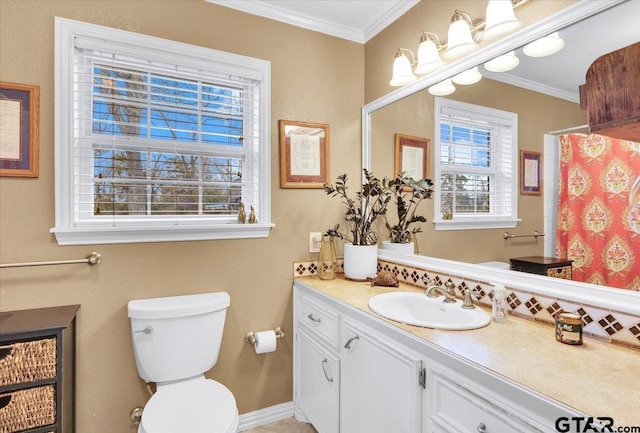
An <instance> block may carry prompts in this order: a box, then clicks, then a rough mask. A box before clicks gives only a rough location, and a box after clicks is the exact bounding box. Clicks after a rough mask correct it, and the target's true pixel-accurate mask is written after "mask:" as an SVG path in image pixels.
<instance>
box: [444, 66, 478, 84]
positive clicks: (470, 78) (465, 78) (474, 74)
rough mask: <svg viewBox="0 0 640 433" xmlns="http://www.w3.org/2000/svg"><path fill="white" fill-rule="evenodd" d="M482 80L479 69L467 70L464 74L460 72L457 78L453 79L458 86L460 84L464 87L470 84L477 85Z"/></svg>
mask: <svg viewBox="0 0 640 433" xmlns="http://www.w3.org/2000/svg"><path fill="white" fill-rule="evenodd" d="M481 79H482V74H481V73H480V71H478V67H477V66H476V67H474V68H471V69H467V70H466V71H464V72H460V73H459V74H458V75H456V76H455V77H453V78H451V81H453V82H454V83H456V84H460V85H463V86H468V85H470V84H475V83H477V82H478V81H480V80H481Z"/></svg>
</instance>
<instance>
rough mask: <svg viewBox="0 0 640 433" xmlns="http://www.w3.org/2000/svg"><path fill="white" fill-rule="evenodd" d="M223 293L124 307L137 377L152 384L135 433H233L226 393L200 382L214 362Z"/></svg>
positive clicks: (231, 403) (232, 403)
mask: <svg viewBox="0 0 640 433" xmlns="http://www.w3.org/2000/svg"><path fill="white" fill-rule="evenodd" d="M229 304H230V300H229V294H228V293H226V292H218V293H203V294H199V295H185V296H172V297H166V298H153V299H139V300H135V301H130V302H129V304H128V311H129V318H130V319H131V338H132V341H133V352H134V354H135V358H136V366H137V367H138V374H139V376H140V377H141V378H142V379H143V380H144V381H145V382H155V383H156V392H155V394H153V396H152V397H151V398H150V399H149V401H148V402H147V404H146V406H145V407H144V410H143V412H142V420H141V422H140V426H139V427H138V433H236V432H237V430H238V408H237V406H236V400H235V398H234V397H233V394H232V393H231V391H229V390H228V389H227V388H226V387H225V386H223V385H222V384H220V383H218V382H216V381H214V380H211V379H206V378H205V377H204V373H205V372H207V371H208V370H210V369H211V368H212V367H213V366H214V365H215V363H216V361H217V360H218V353H219V351H220V343H221V341H222V331H223V328H224V319H225V315H226V311H227V307H228V306H229Z"/></svg>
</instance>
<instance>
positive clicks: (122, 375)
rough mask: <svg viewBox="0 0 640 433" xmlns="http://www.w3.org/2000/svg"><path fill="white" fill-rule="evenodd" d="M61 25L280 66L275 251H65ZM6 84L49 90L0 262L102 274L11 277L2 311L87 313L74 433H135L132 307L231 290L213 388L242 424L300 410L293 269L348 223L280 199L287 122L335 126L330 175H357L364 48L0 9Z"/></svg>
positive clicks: (11, 185)
mask: <svg viewBox="0 0 640 433" xmlns="http://www.w3.org/2000/svg"><path fill="white" fill-rule="evenodd" d="M55 16H60V17H64V18H70V19H74V20H79V21H85V22H90V23H95V24H100V25H105V26H110V27H115V28H119V29H125V30H129V31H134V32H138V33H144V34H148V35H152V36H157V37H162V38H167V39H173V40H177V41H181V42H186V43H190V44H195V45H200V46H205V47H210V48H215V49H218V50H223V51H228V52H232V53H238V54H243V55H248V56H255V57H258V58H262V59H266V60H270V61H271V67H272V70H271V72H272V88H271V90H272V95H273V96H272V110H271V159H272V160H271V167H272V188H271V189H272V209H273V211H272V214H273V215H272V218H273V222H274V223H275V224H276V227H275V228H274V229H273V230H272V231H271V235H270V236H269V238H267V239H256V240H229V241H202V242H174V243H156V244H126V245H87V246H78V247H59V246H58V245H57V244H56V241H55V239H54V237H53V235H51V234H49V228H51V227H52V226H53V225H54V180H53V179H54V167H53V161H54V149H53V145H54V143H53V128H54V123H53V122H54V112H53V105H54V103H53V102H54V94H53V85H54V70H53V57H54V52H53V41H54V17H55ZM0 32H1V33H0V80H2V81H9V82H17V83H27V84H35V85H39V86H40V91H41V101H40V107H41V112H40V177H39V178H38V179H18V178H7V177H2V178H0V242H1V243H0V261H1V262H3V263H8V262H22V261H34V260H55V259H66V258H81V257H84V256H85V255H86V254H88V253H89V252H91V251H93V250H96V251H99V252H100V253H102V255H103V262H102V264H100V265H99V266H97V267H88V266H86V265H74V266H62V267H42V268H23V269H3V270H2V271H1V273H0V310H2V311H7V310H14V309H28V308H38V307H46V306H54V305H65V304H80V305H81V306H82V307H81V309H80V315H79V317H78V340H77V341H78V347H77V353H78V356H77V361H78V365H77V378H78V385H77V393H76V396H77V400H76V401H77V430H76V431H78V432H82V433H102V432H112V433H115V432H122V433H124V432H130V431H131V430H129V421H128V415H129V412H130V410H131V409H132V408H133V407H135V406H142V405H143V404H144V403H145V402H146V400H147V394H146V390H145V388H144V385H143V382H142V381H141V380H140V379H139V378H138V374H137V372H136V368H135V364H134V359H133V354H132V349H131V340H130V335H129V322H128V318H127V311H126V305H127V302H128V301H129V300H130V299H137V298H146V297H154V296H169V295H178V294H187V293H198V292H206V291H220V290H226V291H228V292H229V294H230V295H231V306H230V308H229V310H228V311H227V321H226V325H225V332H224V338H223V342H222V348H221V353H220V357H219V360H218V363H217V365H216V366H215V367H214V369H213V370H212V371H211V372H210V373H209V376H210V377H212V378H215V379H216V380H219V381H220V382H222V383H224V384H225V385H227V386H228V387H229V388H230V389H231V391H232V392H233V393H234V394H235V396H236V399H237V401H238V407H239V410H240V412H241V413H246V412H249V411H253V410H257V409H261V408H265V407H268V406H272V405H275V404H279V403H283V402H287V401H291V400H292V387H293V385H292V360H293V355H292V348H293V341H292V335H293V332H292V299H291V285H292V282H293V280H292V275H293V271H292V269H293V265H292V263H293V261H294V260H296V259H301V258H307V257H308V255H309V254H308V251H307V248H308V233H309V232H310V231H323V230H326V229H327V228H329V227H331V226H333V225H334V224H335V221H337V220H338V219H339V218H340V217H341V212H340V209H339V207H338V206H337V205H332V206H329V204H330V203H332V200H331V199H330V198H329V197H327V196H326V195H325V193H324V192H323V191H322V190H319V189H318V190H300V191H296V190H283V189H280V187H279V169H278V158H279V151H278V129H277V122H278V119H289V120H303V121H310V122H321V123H328V124H330V125H331V137H330V144H331V173H332V176H333V175H337V174H339V173H343V172H347V173H349V175H350V176H351V177H353V178H357V177H358V174H359V170H360V158H359V154H360V107H361V106H362V102H363V100H364V93H363V77H364V71H363V68H364V47H363V46H362V45H361V44H357V43H353V42H348V41H345V40H342V39H338V38H334V37H330V36H327V35H323V34H320V33H316V32H311V31H307V30H303V29H300V28H297V27H293V26H288V25H285V24H282V23H278V22H275V21H270V20H266V19H262V18H258V17H254V16H251V15H246V14H242V13H239V12H236V11H233V10H231V9H227V8H223V7H219V6H216V5H212V4H208V3H205V2H204V1H202V0H194V1H141V0H137V1H112V0H110V1H56V2H53V1H5V0H1V1H0ZM278 325H281V326H282V327H283V329H284V330H285V332H286V335H287V336H286V339H285V340H284V341H279V343H278V346H279V348H278V351H277V352H275V353H272V354H267V355H260V356H258V355H256V354H255V353H254V352H253V350H252V348H251V347H250V346H249V345H247V344H246V343H245V342H244V340H243V337H244V335H245V334H246V333H247V332H248V331H251V330H255V331H259V330H264V329H269V328H274V327H276V326H278Z"/></svg>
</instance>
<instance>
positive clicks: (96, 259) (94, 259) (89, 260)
mask: <svg viewBox="0 0 640 433" xmlns="http://www.w3.org/2000/svg"><path fill="white" fill-rule="evenodd" d="M101 261H102V256H101V255H100V253H96V252H95V251H94V252H92V253H91V254H89V255H88V256H87V257H86V258H84V259H76V260H53V261H46V262H26V263H3V264H0V268H22V267H27V266H52V265H73V264H76V263H86V264H88V265H97V264H99V263H100V262H101Z"/></svg>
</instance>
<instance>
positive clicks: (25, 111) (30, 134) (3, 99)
mask: <svg viewBox="0 0 640 433" xmlns="http://www.w3.org/2000/svg"><path fill="white" fill-rule="evenodd" d="M39 112H40V87H39V86H30V85H26V84H16V83H7V82H3V81H0V176H15V177H38V116H39Z"/></svg>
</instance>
